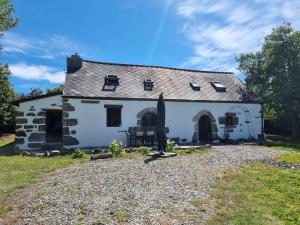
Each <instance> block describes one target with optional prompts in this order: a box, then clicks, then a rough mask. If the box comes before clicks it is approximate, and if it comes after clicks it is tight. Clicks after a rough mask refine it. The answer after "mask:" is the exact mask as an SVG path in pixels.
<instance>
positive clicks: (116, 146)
mask: <svg viewBox="0 0 300 225" xmlns="http://www.w3.org/2000/svg"><path fill="white" fill-rule="evenodd" d="M109 150H110V151H111V153H112V156H113V157H118V156H121V155H122V153H124V152H125V147H124V145H123V143H122V142H118V141H116V140H113V141H112V142H111V144H110V145H109Z"/></svg>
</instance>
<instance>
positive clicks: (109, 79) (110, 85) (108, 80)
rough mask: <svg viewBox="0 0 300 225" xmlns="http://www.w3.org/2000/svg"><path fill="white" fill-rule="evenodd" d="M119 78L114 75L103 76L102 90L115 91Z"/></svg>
mask: <svg viewBox="0 0 300 225" xmlns="http://www.w3.org/2000/svg"><path fill="white" fill-rule="evenodd" d="M119 79H120V78H118V76H116V75H107V76H106V77H105V78H104V85H103V88H102V91H115V90H116V88H117V86H119V84H120V83H119Z"/></svg>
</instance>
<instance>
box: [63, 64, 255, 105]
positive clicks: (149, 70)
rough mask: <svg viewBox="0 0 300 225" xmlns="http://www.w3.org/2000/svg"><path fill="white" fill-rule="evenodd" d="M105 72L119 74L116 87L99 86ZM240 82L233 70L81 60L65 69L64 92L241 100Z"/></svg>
mask: <svg viewBox="0 0 300 225" xmlns="http://www.w3.org/2000/svg"><path fill="white" fill-rule="evenodd" d="M107 75H117V76H118V77H119V78H120V80H119V82H120V85H119V86H117V88H116V90H115V91H103V90H102V88H103V85H104V79H105V76H107ZM145 78H151V79H152V80H153V81H154V87H153V90H152V91H145V90H144V83H143V81H144V79H145ZM212 81H219V82H221V83H222V84H223V85H224V86H225V87H226V92H217V91H216V90H215V89H214V87H213V86H212V85H211V82H212ZM190 82H195V83H198V84H199V85H200V86H201V90H200V91H194V90H193V89H192V88H191V86H190ZM239 86H240V87H243V84H242V83H241V81H240V80H239V79H238V78H237V77H236V76H235V75H234V74H233V73H226V72H208V71H196V70H187V69H177V68H169V67H156V66H144V65H130V64H115V63H104V62H94V61H88V60H83V63H82V67H81V68H80V69H79V70H77V71H76V72H74V73H67V76H66V81H65V86H64V94H63V96H68V97H78V98H80V97H85V98H104V99H105V98H108V99H110V98H111V99H145V100H148V99H149V100H151V99H155V100H156V99H157V98H158V96H159V94H160V93H161V92H163V94H164V98H165V99H166V100H174V101H220V102H227V101H228V102H240V101H244V100H243V98H242V94H241V93H240V91H239V90H240V88H239ZM252 102H253V101H252Z"/></svg>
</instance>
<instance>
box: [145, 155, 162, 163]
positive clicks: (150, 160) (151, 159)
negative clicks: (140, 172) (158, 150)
mask: <svg viewBox="0 0 300 225" xmlns="http://www.w3.org/2000/svg"><path fill="white" fill-rule="evenodd" d="M159 158H160V157H155V156H152V157H150V158H148V159H145V160H144V163H145V164H148V163H150V162H152V161H155V160H157V159H159Z"/></svg>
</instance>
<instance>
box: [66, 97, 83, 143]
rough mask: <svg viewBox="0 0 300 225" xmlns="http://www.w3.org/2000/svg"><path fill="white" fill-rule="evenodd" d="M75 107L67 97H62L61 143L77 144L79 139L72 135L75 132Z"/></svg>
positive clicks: (76, 123)
mask: <svg viewBox="0 0 300 225" xmlns="http://www.w3.org/2000/svg"><path fill="white" fill-rule="evenodd" d="M74 112H75V107H74V106H73V105H72V104H71V103H70V102H69V99H67V98H64V99H63V145H64V146H66V147H67V146H74V145H78V144H79V141H78V139H77V138H76V137H74V136H73V135H74V134H76V125H78V120H77V118H74V116H75V114H74Z"/></svg>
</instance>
